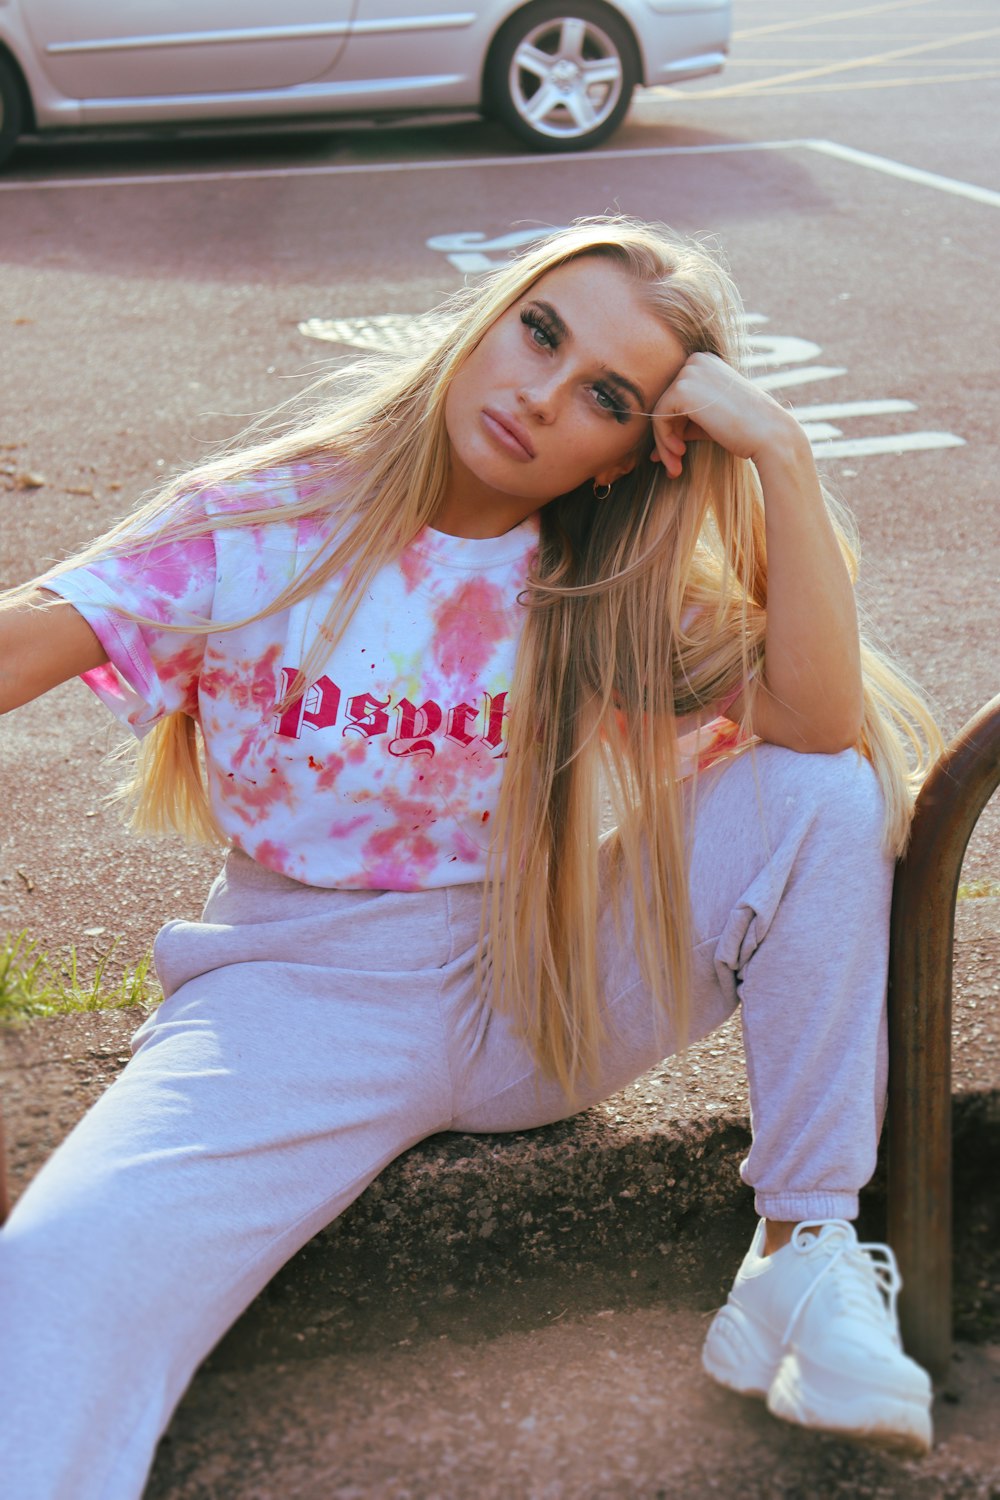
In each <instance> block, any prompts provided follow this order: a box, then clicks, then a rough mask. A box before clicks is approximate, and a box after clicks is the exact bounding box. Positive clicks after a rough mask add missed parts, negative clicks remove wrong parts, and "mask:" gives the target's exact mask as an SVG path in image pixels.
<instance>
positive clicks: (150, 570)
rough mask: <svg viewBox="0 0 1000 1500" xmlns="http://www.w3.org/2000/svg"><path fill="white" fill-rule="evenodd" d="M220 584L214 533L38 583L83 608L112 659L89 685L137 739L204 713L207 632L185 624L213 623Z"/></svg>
mask: <svg viewBox="0 0 1000 1500" xmlns="http://www.w3.org/2000/svg"><path fill="white" fill-rule="evenodd" d="M215 585H216V559H215V545H214V541H213V536H212V534H211V532H210V531H209V530H207V529H206V533H205V535H203V536H201V535H200V536H194V537H186V538H184V539H182V540H165V541H162V542H157V541H156V540H155V539H154V540H153V541H151V542H145V541H140V542H139V543H138V544H137V546H136V549H135V550H134V551H130V552H124V553H108V554H107V555H106V556H104V557H99V558H97V559H95V560H92V561H88V562H87V563H86V564H84V565H82V566H80V567H78V568H72V569H70V570H69V571H66V572H59V573H56V574H54V575H52V576H46V577H44V578H41V579H39V581H38V586H39V587H40V588H44V589H47V590H49V591H50V592H51V593H54V594H58V595H59V597H60V598H62V599H65V600H66V601H67V602H68V603H69V604H72V605H73V607H74V609H77V610H79V612H80V614H81V615H82V616H83V618H84V619H85V620H86V621H87V624H88V625H89V626H90V627H91V629H92V630H93V631H94V632H95V634H96V635H97V638H98V640H99V641H100V643H101V645H102V646H103V647H104V650H105V651H106V653H107V656H108V661H107V664H106V665H104V666H101V667H95V668H93V670H92V671H89V672H85V673H84V674H83V681H84V682H85V683H86V684H87V685H88V687H90V688H92V689H93V691H94V692H95V693H96V694H97V696H98V697H99V698H100V699H101V700H102V702H104V703H106V704H107V706H108V708H110V709H111V711H112V713H113V714H115V716H116V717H117V718H118V719H120V720H121V721H122V723H123V724H126V725H127V726H128V727H129V728H130V729H131V730H132V731H133V733H134V734H135V735H136V736H137V737H138V738H141V737H142V736H143V735H144V734H147V733H148V731H149V730H150V729H152V728H153V726H154V725H155V724H157V723H158V722H159V721H160V720H161V719H162V718H164V717H165V716H166V715H167V714H171V713H176V712H178V711H181V712H183V713H188V714H191V715H192V716H193V715H196V714H197V710H198V681H199V677H200V675H201V668H202V662H203V658H204V652H205V641H206V631H205V630H204V629H200V630H199V629H196V628H191V629H185V628H184V627H185V624H186V623H189V624H190V625H191V626H192V627H193V626H196V625H197V624H199V623H202V624H204V623H205V622H207V621H208V620H210V619H211V618H212V614H213V604H214V599H215ZM131 615H138V616H140V617H141V619H139V620H135V619H132V618H130V616H131ZM157 622H163V625H166V624H168V623H169V624H170V625H172V626H174V627H179V628H173V629H163V628H158V623H157Z"/></svg>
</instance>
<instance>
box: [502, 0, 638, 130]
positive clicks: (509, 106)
mask: <svg viewBox="0 0 1000 1500" xmlns="http://www.w3.org/2000/svg"><path fill="white" fill-rule="evenodd" d="M485 81H486V102H487V105H488V107H489V109H490V113H491V114H494V115H496V116H497V118H499V119H501V120H503V122H504V123H505V124H506V125H507V126H508V127H509V128H510V129H511V130H513V131H514V132H515V133H516V134H517V135H519V136H520V137H521V139H522V140H525V141H527V142H528V144H529V145H530V146H533V147H534V149H535V150H536V151H582V150H586V148H587V147H589V146H596V145H598V144H599V142H601V141H603V140H606V139H607V137H608V136H609V135H610V134H611V133H612V131H613V130H615V129H617V127H618V126H619V125H620V124H621V122H622V120H623V119H624V117H625V113H626V111H627V110H628V107H629V103H630V101H631V98H632V91H633V89H634V88H635V86H636V84H637V82H638V81H639V64H638V58H637V56H636V49H635V43H634V41H633V39H632V35H631V33H630V32H629V30H628V28H627V26H626V25H625V24H624V22H623V21H621V20H620V19H619V17H618V16H616V15H615V13H614V12H613V11H611V10H609V9H608V8H607V6H605V5H600V4H596V3H594V0H543V3H542V4H539V5H529V6H527V7H526V8H525V9H524V10H521V11H518V13H517V15H516V16H513V17H511V19H510V20H509V21H508V22H507V24H506V25H505V26H504V27H503V28H502V30H501V31H500V32H499V33H498V35H497V38H496V41H495V43H494V45H493V50H492V52H491V55H490V59H489V62H488V64H487V69H486V80H485Z"/></svg>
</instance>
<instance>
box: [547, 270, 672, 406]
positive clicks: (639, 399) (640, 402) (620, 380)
mask: <svg viewBox="0 0 1000 1500" xmlns="http://www.w3.org/2000/svg"><path fill="white" fill-rule="evenodd" d="M535 306H536V307H540V308H541V310H542V311H543V312H544V313H545V316H546V317H547V318H548V319H549V321H550V322H551V324H552V327H553V328H554V329H555V332H556V333H557V334H558V335H559V337H560V338H562V339H566V338H570V337H571V336H572V335H571V334H570V331H569V329H568V328H567V326H566V324H565V322H564V321H563V319H562V318H561V317H560V316H559V314H558V313H557V312H556V310H555V308H554V307H553V306H552V303H551V302H545V301H544V300H543V299H542V298H541V297H536V299H535ZM601 369H602V371H603V372H604V374H605V376H606V378H607V379H608V380H609V381H611V383H612V384H613V385H616V386H617V387H618V389H619V390H622V391H627V392H628V393H629V395H630V396H631V397H632V398H633V400H634V401H635V403H636V406H637V407H638V409H639V411H640V412H644V411H645V410H646V398H645V396H644V395H643V394H642V391H641V390H640V389H639V387H638V386H637V385H636V383H635V381H634V380H629V378H628V376H627V375H621V374H620V373H619V372H618V371H617V370H611V369H609V368H608V366H607V365H602V366H601Z"/></svg>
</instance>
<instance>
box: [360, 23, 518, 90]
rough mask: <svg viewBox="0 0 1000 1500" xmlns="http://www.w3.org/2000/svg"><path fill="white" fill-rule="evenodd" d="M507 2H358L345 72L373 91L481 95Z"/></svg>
mask: <svg viewBox="0 0 1000 1500" xmlns="http://www.w3.org/2000/svg"><path fill="white" fill-rule="evenodd" d="M503 9H504V4H503V0H486V3H485V4H469V3H467V0H358V3H357V5H356V7H355V14H354V21H353V25H352V27H351V34H350V40H349V42H348V44H347V51H346V53H345V54H344V59H343V68H342V72H343V74H344V75H345V77H347V78H349V79H350V80H352V82H353V81H354V80H359V79H365V80H367V81H369V82H370V84H371V85H372V89H373V92H374V91H376V90H379V89H380V88H384V90H385V92H386V93H390V92H391V91H392V89H393V86H395V87H397V88H398V87H403V88H406V89H407V91H409V90H415V91H416V92H415V94H414V99H413V102H419V97H420V95H421V93H422V92H424V91H426V92H428V93H434V94H435V95H437V94H438V93H439V92H440V91H441V90H442V89H444V90H445V91H446V92H447V91H452V92H454V91H458V92H461V93H466V94H467V95H468V97H469V98H470V99H471V98H474V97H478V82H479V75H480V70H481V68H482V62H483V52H484V49H485V45H486V42H487V40H488V38H489V36H490V35H491V34H492V30H493V27H494V17H495V15H496V13H497V12H502V10H503Z"/></svg>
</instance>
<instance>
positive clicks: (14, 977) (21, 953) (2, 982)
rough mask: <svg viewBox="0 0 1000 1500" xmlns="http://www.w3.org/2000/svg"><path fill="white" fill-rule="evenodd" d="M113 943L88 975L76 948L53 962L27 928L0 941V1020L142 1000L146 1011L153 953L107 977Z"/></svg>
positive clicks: (155, 997) (152, 987)
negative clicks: (115, 977) (86, 975)
mask: <svg viewBox="0 0 1000 1500" xmlns="http://www.w3.org/2000/svg"><path fill="white" fill-rule="evenodd" d="M117 946H118V945H117V943H113V944H112V945H111V947H110V948H109V949H108V950H107V952H106V953H102V954H101V955H100V956H99V957H98V958H97V960H96V963H95V966H94V971H93V974H92V976H91V977H90V978H89V979H88V978H86V977H85V976H84V973H83V969H82V965H81V961H80V958H79V956H78V954H77V950H76V948H75V947H73V948H70V950H69V952H68V954H67V955H66V958H65V960H64V961H63V962H62V963H55V962H53V961H52V960H51V959H50V958H49V956H48V955H47V954H46V953H43V952H42V951H41V949H40V948H39V947H38V944H37V943H34V942H32V940H31V939H30V938H29V937H28V935H27V933H26V932H23V931H22V932H19V933H17V935H16V936H13V937H11V936H9V935H8V936H7V937H5V938H4V939H3V940H2V942H0V1025H2V1024H4V1023H5V1022H6V1023H8V1024H9V1023H12V1022H16V1021H20V1020H27V1019H29V1018H30V1017H31V1016H59V1015H67V1014H69V1013H71V1012H74V1011H85V1010H111V1009H121V1008H123V1007H125V1006H129V1005H141V1006H143V1007H144V1008H145V1009H147V1010H151V1009H152V1008H153V1007H154V1006H155V1005H156V1004H157V1003H158V1002H159V992H158V990H157V987H156V984H155V982H154V980H153V978H152V975H151V973H150V968H151V963H152V955H151V954H148V953H147V954H146V955H145V957H144V958H142V959H140V961H139V963H138V964H136V966H135V968H134V969H126V970H125V971H124V973H123V974H122V975H121V977H120V978H118V979H117V980H114V981H110V980H108V979H107V977H106V976H107V969H108V964H109V963H110V961H111V957H112V954H113V953H114V951H115V948H116V947H117Z"/></svg>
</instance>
